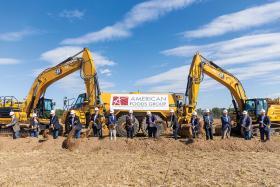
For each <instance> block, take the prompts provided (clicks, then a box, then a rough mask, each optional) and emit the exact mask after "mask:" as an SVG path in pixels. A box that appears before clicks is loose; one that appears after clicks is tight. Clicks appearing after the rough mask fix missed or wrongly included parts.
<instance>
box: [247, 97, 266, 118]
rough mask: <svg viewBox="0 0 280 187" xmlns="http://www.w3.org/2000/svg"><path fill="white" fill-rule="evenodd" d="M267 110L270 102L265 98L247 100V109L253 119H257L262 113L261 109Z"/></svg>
mask: <svg viewBox="0 0 280 187" xmlns="http://www.w3.org/2000/svg"><path fill="white" fill-rule="evenodd" d="M262 109H264V110H265V111H267V109H268V104H267V101H266V99H264V98H255V99H247V100H246V101H245V110H247V111H248V113H249V115H250V116H251V117H252V119H253V121H256V120H257V117H258V116H259V115H260V114H261V110H262Z"/></svg>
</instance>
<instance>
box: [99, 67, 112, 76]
mask: <svg viewBox="0 0 280 187" xmlns="http://www.w3.org/2000/svg"><path fill="white" fill-rule="evenodd" d="M100 73H101V74H102V75H106V76H111V75H112V71H111V70H110V69H108V68H106V69H101V70H100Z"/></svg>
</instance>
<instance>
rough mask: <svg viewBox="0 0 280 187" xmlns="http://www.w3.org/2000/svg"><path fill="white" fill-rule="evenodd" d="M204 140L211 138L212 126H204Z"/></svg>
mask: <svg viewBox="0 0 280 187" xmlns="http://www.w3.org/2000/svg"><path fill="white" fill-rule="evenodd" d="M205 134H206V140H209V139H211V140H213V130H212V127H209V128H205Z"/></svg>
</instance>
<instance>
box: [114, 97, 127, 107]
mask: <svg viewBox="0 0 280 187" xmlns="http://www.w3.org/2000/svg"><path fill="white" fill-rule="evenodd" d="M112 104H113V105H117V106H127V105H128V97H123V96H114V97H113V103H112Z"/></svg>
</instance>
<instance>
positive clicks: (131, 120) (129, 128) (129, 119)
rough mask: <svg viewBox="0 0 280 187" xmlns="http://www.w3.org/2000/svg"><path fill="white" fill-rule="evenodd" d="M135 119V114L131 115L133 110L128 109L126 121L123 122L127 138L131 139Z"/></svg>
mask: <svg viewBox="0 0 280 187" xmlns="http://www.w3.org/2000/svg"><path fill="white" fill-rule="evenodd" d="M135 121H136V119H135V116H134V115H133V110H129V112H128V115H127V116H126V123H125V129H126V134H127V138H131V139H133V136H134V123H135Z"/></svg>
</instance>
